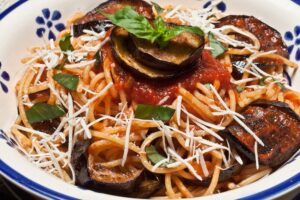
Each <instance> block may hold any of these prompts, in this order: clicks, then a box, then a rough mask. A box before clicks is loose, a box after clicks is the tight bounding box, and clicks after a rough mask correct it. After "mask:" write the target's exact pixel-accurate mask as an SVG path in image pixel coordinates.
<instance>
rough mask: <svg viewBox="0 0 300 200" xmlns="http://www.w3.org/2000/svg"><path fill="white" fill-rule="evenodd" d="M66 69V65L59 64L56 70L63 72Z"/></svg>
mask: <svg viewBox="0 0 300 200" xmlns="http://www.w3.org/2000/svg"><path fill="white" fill-rule="evenodd" d="M64 67H65V65H64V64H59V65H57V66H56V67H55V68H54V69H57V70H63V69H64Z"/></svg>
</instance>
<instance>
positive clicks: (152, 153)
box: [145, 145, 174, 167]
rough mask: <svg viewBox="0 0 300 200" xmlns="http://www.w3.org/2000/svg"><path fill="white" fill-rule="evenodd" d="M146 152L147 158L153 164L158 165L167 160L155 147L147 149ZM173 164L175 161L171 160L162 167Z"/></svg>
mask: <svg viewBox="0 0 300 200" xmlns="http://www.w3.org/2000/svg"><path fill="white" fill-rule="evenodd" d="M145 151H146V154H147V157H148V158H149V160H150V161H151V162H152V163H153V164H156V163H158V162H160V161H162V160H164V159H167V158H166V157H164V156H162V155H161V154H160V153H159V152H158V151H157V150H156V148H155V147H154V146H153V145H151V146H148V147H146V148H145ZM173 162H174V160H170V161H169V162H165V163H163V164H162V165H161V166H160V167H166V166H167V165H168V164H171V163H173Z"/></svg>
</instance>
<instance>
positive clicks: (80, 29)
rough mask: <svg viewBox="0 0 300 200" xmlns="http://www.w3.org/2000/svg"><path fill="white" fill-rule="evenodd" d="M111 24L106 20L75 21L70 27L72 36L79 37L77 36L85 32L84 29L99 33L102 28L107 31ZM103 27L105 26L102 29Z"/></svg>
mask: <svg viewBox="0 0 300 200" xmlns="http://www.w3.org/2000/svg"><path fill="white" fill-rule="evenodd" d="M111 26H112V23H111V22H110V21H108V20H103V21H89V22H86V23H77V24H74V25H73V27H72V36H73V37H79V36H81V35H83V34H85V33H84V30H93V31H95V32H97V33H100V32H101V31H103V30H105V31H107V30H108V29H109V27H111ZM103 27H105V28H104V29H103Z"/></svg>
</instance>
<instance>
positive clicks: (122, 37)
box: [111, 27, 178, 79]
mask: <svg viewBox="0 0 300 200" xmlns="http://www.w3.org/2000/svg"><path fill="white" fill-rule="evenodd" d="M129 39H130V38H129V33H128V32H127V31H126V30H125V29H123V28H121V27H115V28H114V29H113V31H112V33H111V41H112V46H113V53H114V56H115V58H116V59H117V60H118V61H119V63H120V64H121V65H122V66H124V67H125V68H127V69H128V70H130V71H132V72H133V73H135V74H138V75H141V76H143V77H145V78H150V79H167V78H171V77H174V76H176V75H178V73H177V71H173V72H172V71H170V72H169V71H162V70H157V69H153V68H151V67H149V66H146V65H144V64H143V63H141V62H139V61H138V60H137V59H136V58H135V57H134V55H133V54H132V53H131V52H130V50H129V48H128V44H129Z"/></svg>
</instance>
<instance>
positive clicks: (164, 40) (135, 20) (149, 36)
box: [100, 6, 204, 47]
mask: <svg viewBox="0 0 300 200" xmlns="http://www.w3.org/2000/svg"><path fill="white" fill-rule="evenodd" d="M100 13H101V14H102V15H104V16H105V17H107V18H108V19H109V20H110V21H111V22H112V23H113V24H115V25H117V26H120V27H122V28H124V29H126V30H127V31H128V32H129V33H131V34H133V35H135V36H136V37H138V38H141V39H145V40H148V41H150V42H152V43H154V42H155V43H158V44H159V45H160V46H161V47H165V46H166V45H167V44H168V42H169V41H170V40H171V39H172V38H174V37H176V36H177V35H179V34H181V33H183V32H192V33H195V34H198V35H200V36H203V35H204V33H203V31H202V30H201V29H200V28H198V27H191V26H173V27H169V26H167V25H166V24H165V22H164V21H163V19H162V18H161V17H160V16H159V17H157V18H156V19H155V21H154V25H153V26H152V25H151V24H150V22H149V21H148V20H147V19H146V18H145V17H144V16H142V15H140V14H138V13H137V12H136V11H135V10H134V9H133V8H132V7H130V6H127V7H125V8H123V9H121V10H120V11H118V12H116V13H114V14H107V13H104V12H100Z"/></svg>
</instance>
